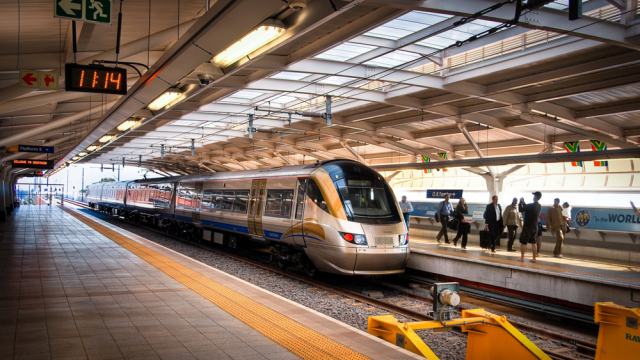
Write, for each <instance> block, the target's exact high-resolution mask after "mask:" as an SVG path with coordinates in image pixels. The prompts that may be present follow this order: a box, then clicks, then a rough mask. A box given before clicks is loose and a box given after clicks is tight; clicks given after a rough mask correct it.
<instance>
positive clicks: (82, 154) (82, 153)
mask: <svg viewBox="0 0 640 360" xmlns="http://www.w3.org/2000/svg"><path fill="white" fill-rule="evenodd" d="M86 155H87V153H86V152H84V151H83V152H81V153H79V154H78V156H86Z"/></svg>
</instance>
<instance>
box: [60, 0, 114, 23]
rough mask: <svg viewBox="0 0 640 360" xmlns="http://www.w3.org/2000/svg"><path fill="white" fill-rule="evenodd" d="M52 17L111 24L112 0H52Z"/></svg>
mask: <svg viewBox="0 0 640 360" xmlns="http://www.w3.org/2000/svg"><path fill="white" fill-rule="evenodd" d="M53 1H54V2H55V6H54V13H53V16H54V17H59V18H64V19H69V20H80V21H86V22H93V23H98V24H111V5H112V4H111V3H112V2H113V0H53Z"/></svg>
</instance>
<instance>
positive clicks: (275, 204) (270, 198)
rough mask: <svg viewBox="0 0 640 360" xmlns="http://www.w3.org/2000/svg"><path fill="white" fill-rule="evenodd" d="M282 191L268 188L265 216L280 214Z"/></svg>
mask: <svg viewBox="0 0 640 360" xmlns="http://www.w3.org/2000/svg"><path fill="white" fill-rule="evenodd" d="M283 196H284V194H283V191H281V190H269V191H267V198H266V200H267V206H266V207H265V209H264V214H265V215H266V216H280V214H281V213H282V199H283Z"/></svg>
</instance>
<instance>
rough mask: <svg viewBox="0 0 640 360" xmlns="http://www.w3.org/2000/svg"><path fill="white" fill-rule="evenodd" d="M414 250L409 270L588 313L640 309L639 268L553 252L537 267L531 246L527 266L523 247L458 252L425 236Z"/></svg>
mask: <svg viewBox="0 0 640 360" xmlns="http://www.w3.org/2000/svg"><path fill="white" fill-rule="evenodd" d="M516 243H517V241H516ZM410 244H411V255H410V260H409V264H408V268H409V269H414V270H420V271H423V272H426V273H431V274H437V275H438V276H443V277H445V278H451V279H460V280H461V282H466V283H468V284H471V285H474V284H475V285H477V286H479V287H485V286H486V287H487V288H492V287H493V288H496V290H499V289H502V290H504V291H506V292H521V293H524V294H530V295H533V296H539V297H545V298H547V299H553V300H559V301H561V302H569V303H573V304H578V305H583V306H588V307H592V306H593V305H594V304H595V303H596V302H606V301H612V302H615V303H616V304H619V305H624V306H629V307H638V306H639V305H640V263H638V262H630V261H622V260H613V259H606V258H595V257H589V256H582V255H573V254H572V255H565V257H564V258H555V257H553V254H552V253H551V252H548V251H542V252H541V253H540V256H539V257H538V259H537V260H538V262H537V263H531V262H530V261H529V260H530V259H531V257H532V256H531V246H530V245H529V246H528V247H527V252H526V253H525V261H524V262H520V261H518V260H519V259H520V247H519V243H517V244H516V245H518V246H514V248H517V249H518V251H516V252H507V251H506V246H502V247H501V248H500V249H497V252H496V253H495V254H492V253H491V252H490V251H488V250H485V249H482V248H480V247H479V246H477V244H473V243H469V244H467V249H466V250H462V249H461V248H460V243H458V247H454V245H453V243H451V244H445V243H444V240H443V241H442V242H441V243H438V242H437V241H436V240H432V239H430V238H427V237H419V236H412V237H411V238H410Z"/></svg>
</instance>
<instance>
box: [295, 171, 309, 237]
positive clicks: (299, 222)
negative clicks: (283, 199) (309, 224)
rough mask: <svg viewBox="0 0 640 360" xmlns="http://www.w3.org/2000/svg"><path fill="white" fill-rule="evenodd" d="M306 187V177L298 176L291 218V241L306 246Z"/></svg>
mask: <svg viewBox="0 0 640 360" xmlns="http://www.w3.org/2000/svg"><path fill="white" fill-rule="evenodd" d="M306 187H307V178H298V189H297V192H296V204H295V206H296V208H295V212H294V215H293V216H294V218H293V224H294V225H293V241H294V243H295V244H296V245H301V246H305V247H306V246H307V243H306V242H305V241H304V194H305V192H306Z"/></svg>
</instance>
